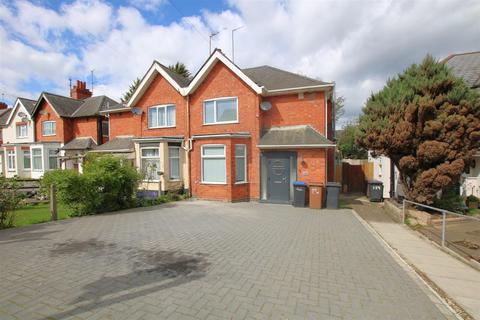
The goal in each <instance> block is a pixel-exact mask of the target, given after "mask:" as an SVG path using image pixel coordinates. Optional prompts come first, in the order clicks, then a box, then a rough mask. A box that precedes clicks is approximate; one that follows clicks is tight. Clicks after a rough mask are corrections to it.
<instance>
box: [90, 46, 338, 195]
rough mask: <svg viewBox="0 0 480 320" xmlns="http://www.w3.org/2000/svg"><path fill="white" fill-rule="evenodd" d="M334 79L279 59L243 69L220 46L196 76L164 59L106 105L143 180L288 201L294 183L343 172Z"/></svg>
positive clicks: (106, 148)
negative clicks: (292, 68) (337, 160)
mask: <svg viewBox="0 0 480 320" xmlns="http://www.w3.org/2000/svg"><path fill="white" fill-rule="evenodd" d="M333 92H334V84H333V83H326V82H322V81H319V80H314V79H311V78H307V77H304V76H301V75H298V74H294V73H290V72H287V71H283V70H280V69H276V68H273V67H269V66H261V67H257V68H249V69H240V68H239V67H238V66H237V65H235V64H234V63H232V61H230V60H229V59H228V58H227V57H226V56H225V55H224V54H223V53H222V52H221V51H220V50H215V51H214V53H213V54H212V55H211V56H210V57H209V58H208V60H207V61H206V62H205V64H204V65H203V66H202V67H201V68H200V70H199V71H198V72H197V74H196V75H195V76H194V77H193V79H192V80H191V81H188V80H186V79H184V78H183V77H180V76H178V75H177V74H175V73H173V72H172V71H170V70H169V69H168V68H166V67H165V66H163V65H162V64H160V63H159V62H156V61H155V62H154V63H153V64H152V66H151V67H150V68H149V70H148V72H147V73H146V75H145V76H144V77H143V79H142V81H141V83H140V85H139V87H138V88H137V90H136V91H135V92H134V94H133V95H132V98H131V99H130V100H129V102H128V104H127V105H126V106H122V105H118V106H117V107H116V108H115V109H111V110H108V111H106V113H107V114H108V117H109V120H110V134H111V140H110V141H109V142H108V143H106V144H104V145H103V146H100V147H98V148H96V149H95V151H97V152H115V151H117V153H122V152H125V153H129V154H130V156H131V157H132V158H135V161H136V164H137V165H138V166H139V168H140V170H141V171H142V172H143V173H144V174H145V181H144V184H143V187H144V188H146V189H148V190H159V188H160V190H161V191H167V190H172V189H176V188H179V187H184V188H185V189H189V190H190V191H191V193H192V195H193V196H194V197H198V198H204V199H216V200H226V201H240V200H250V199H252V200H262V201H270V202H284V203H288V202H290V201H291V200H292V196H293V182H294V181H296V180H299V181H304V182H317V183H323V184H325V183H326V182H327V181H328V180H331V179H333V176H334V172H333V170H334V147H335V145H334V143H333V142H332V141H333V139H334V136H333V134H334V131H335V130H334V122H333V115H334V110H333V104H332V96H333Z"/></svg>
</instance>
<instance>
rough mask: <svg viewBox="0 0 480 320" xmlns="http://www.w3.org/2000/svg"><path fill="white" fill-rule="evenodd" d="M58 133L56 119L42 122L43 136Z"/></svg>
mask: <svg viewBox="0 0 480 320" xmlns="http://www.w3.org/2000/svg"><path fill="white" fill-rule="evenodd" d="M56 134H57V128H56V123H55V121H44V122H42V136H54V135H56Z"/></svg>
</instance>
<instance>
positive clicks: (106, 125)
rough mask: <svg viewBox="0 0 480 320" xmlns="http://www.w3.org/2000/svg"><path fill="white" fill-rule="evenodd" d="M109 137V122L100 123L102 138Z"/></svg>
mask: <svg viewBox="0 0 480 320" xmlns="http://www.w3.org/2000/svg"><path fill="white" fill-rule="evenodd" d="M109 135H110V130H109V122H108V120H103V121H102V136H104V137H108V136H109Z"/></svg>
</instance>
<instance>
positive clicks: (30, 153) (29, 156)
mask: <svg viewBox="0 0 480 320" xmlns="http://www.w3.org/2000/svg"><path fill="white" fill-rule="evenodd" d="M25 152H28V157H26V156H25ZM22 157H23V170H25V171H30V170H32V152H31V151H30V149H28V150H22ZM26 158H29V161H28V162H30V166H29V168H25V159H26Z"/></svg>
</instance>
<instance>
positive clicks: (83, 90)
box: [70, 80, 92, 100]
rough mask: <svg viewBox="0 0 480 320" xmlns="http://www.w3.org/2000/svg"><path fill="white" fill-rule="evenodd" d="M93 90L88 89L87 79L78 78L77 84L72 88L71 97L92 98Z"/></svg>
mask: <svg viewBox="0 0 480 320" xmlns="http://www.w3.org/2000/svg"><path fill="white" fill-rule="evenodd" d="M91 96H92V91H90V90H88V89H87V83H86V82H85V81H80V80H77V84H76V85H74V86H73V88H72V89H70V97H71V98H73V99H77V100H83V99H86V98H90V97H91Z"/></svg>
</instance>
